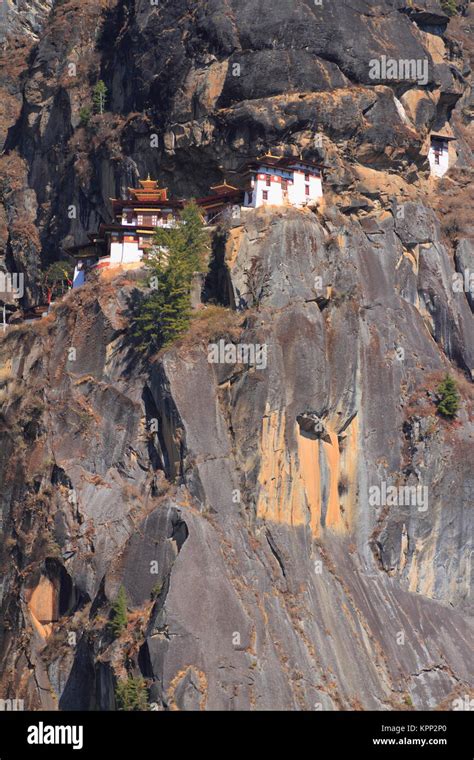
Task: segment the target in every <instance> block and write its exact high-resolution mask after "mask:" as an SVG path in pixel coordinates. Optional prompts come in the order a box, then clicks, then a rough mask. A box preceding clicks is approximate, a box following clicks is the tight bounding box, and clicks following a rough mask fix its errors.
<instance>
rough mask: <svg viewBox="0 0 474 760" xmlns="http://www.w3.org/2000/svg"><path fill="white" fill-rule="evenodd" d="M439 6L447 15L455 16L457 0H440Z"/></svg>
mask: <svg viewBox="0 0 474 760" xmlns="http://www.w3.org/2000/svg"><path fill="white" fill-rule="evenodd" d="M441 7H442V9H443V11H444V12H445V13H446V15H448V16H455V15H456V13H457V12H458V4H457V0H441Z"/></svg>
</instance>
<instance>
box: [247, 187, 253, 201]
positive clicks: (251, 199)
mask: <svg viewBox="0 0 474 760" xmlns="http://www.w3.org/2000/svg"><path fill="white" fill-rule="evenodd" d="M248 199H249V204H250V203H252V201H253V190H250V192H249V193H248Z"/></svg>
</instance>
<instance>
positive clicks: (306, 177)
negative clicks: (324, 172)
mask: <svg viewBox="0 0 474 760" xmlns="http://www.w3.org/2000/svg"><path fill="white" fill-rule="evenodd" d="M304 181H305V182H309V174H308V172H305V175H304Z"/></svg>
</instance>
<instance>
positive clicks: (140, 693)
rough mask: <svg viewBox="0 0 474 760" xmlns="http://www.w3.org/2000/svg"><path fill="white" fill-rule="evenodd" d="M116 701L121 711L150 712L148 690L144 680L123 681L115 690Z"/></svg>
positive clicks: (131, 679) (129, 679)
mask: <svg viewBox="0 0 474 760" xmlns="http://www.w3.org/2000/svg"><path fill="white" fill-rule="evenodd" d="M115 699H116V702H117V708H118V709H119V710H127V711H134V712H137V711H144V710H148V690H147V687H146V684H145V681H144V680H143V678H132V677H131V676H130V677H129V678H127V679H123V680H121V681H119V682H118V684H117V686H116V688H115Z"/></svg>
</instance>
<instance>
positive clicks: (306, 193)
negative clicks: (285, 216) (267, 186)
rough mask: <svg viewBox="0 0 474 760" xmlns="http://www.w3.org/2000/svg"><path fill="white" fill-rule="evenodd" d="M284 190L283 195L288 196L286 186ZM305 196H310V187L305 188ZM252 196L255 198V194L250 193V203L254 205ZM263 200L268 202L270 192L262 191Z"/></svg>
mask: <svg viewBox="0 0 474 760" xmlns="http://www.w3.org/2000/svg"><path fill="white" fill-rule="evenodd" d="M282 190H283V195H286V194H287V188H286V186H285V187H282ZM304 194H305V195H309V185H305V186H304ZM252 196H253V193H249V203H252ZM262 198H263V200H264V201H268V190H262Z"/></svg>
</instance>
